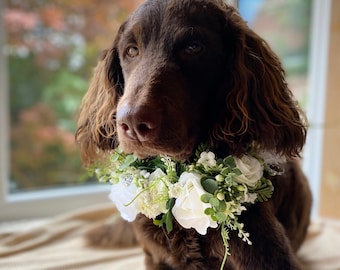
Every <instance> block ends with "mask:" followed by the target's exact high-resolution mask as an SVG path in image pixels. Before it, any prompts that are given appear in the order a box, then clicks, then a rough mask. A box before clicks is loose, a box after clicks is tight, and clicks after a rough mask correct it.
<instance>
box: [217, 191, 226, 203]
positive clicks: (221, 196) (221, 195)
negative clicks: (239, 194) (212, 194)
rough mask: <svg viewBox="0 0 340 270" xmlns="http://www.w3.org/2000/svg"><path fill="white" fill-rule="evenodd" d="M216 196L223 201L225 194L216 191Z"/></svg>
mask: <svg viewBox="0 0 340 270" xmlns="http://www.w3.org/2000/svg"><path fill="white" fill-rule="evenodd" d="M216 196H217V199H219V200H220V201H223V200H224V198H225V196H224V194H223V193H222V192H219V193H217V195H216Z"/></svg>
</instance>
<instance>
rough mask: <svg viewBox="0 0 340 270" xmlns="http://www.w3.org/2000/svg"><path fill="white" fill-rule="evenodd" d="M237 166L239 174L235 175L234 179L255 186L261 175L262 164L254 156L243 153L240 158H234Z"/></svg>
mask: <svg viewBox="0 0 340 270" xmlns="http://www.w3.org/2000/svg"><path fill="white" fill-rule="evenodd" d="M234 160H235V163H236V166H237V168H238V169H239V170H240V171H241V173H242V174H241V175H239V176H236V177H235V180H236V181H237V182H239V183H242V184H247V185H249V186H252V187H253V186H255V185H256V183H257V181H258V180H260V179H261V177H262V176H263V166H262V164H261V163H260V162H259V161H258V160H257V159H256V158H254V157H251V156H247V155H244V156H242V157H241V158H236V157H235V158H234Z"/></svg>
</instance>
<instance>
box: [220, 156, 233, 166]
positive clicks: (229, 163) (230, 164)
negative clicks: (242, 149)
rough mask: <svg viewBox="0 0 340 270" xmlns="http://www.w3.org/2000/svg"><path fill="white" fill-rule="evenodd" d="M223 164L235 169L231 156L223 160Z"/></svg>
mask: <svg viewBox="0 0 340 270" xmlns="http://www.w3.org/2000/svg"><path fill="white" fill-rule="evenodd" d="M223 164H224V165H226V166H230V167H235V161H234V158H233V157H232V156H227V157H226V158H225V159H223Z"/></svg>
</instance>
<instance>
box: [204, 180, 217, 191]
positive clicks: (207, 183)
mask: <svg viewBox="0 0 340 270" xmlns="http://www.w3.org/2000/svg"><path fill="white" fill-rule="evenodd" d="M201 184H202V187H203V188H204V190H205V191H207V192H209V193H211V194H214V193H215V191H216V190H217V189H218V183H217V181H216V180H215V179H211V178H208V179H205V180H202V183H201Z"/></svg>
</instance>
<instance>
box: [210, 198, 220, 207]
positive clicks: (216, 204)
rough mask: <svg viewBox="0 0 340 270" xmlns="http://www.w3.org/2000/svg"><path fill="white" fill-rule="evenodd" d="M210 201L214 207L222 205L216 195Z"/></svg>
mask: <svg viewBox="0 0 340 270" xmlns="http://www.w3.org/2000/svg"><path fill="white" fill-rule="evenodd" d="M209 203H210V204H211V206H212V207H214V208H215V209H216V208H218V207H219V206H220V200H219V199H217V198H215V197H212V198H211V199H210V200H209Z"/></svg>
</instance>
